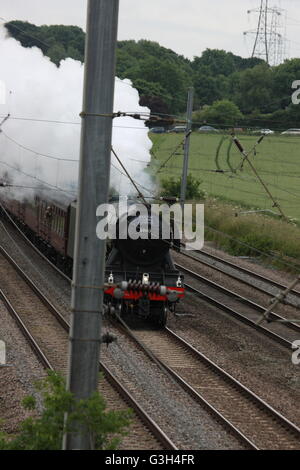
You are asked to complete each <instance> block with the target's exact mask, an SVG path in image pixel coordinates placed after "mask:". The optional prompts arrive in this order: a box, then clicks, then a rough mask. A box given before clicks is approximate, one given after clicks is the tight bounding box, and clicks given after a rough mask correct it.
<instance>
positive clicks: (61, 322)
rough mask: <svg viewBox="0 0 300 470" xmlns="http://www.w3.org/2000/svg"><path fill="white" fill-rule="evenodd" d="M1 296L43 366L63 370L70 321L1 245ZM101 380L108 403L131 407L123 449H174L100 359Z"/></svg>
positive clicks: (110, 405)
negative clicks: (102, 376) (130, 418)
mask: <svg viewBox="0 0 300 470" xmlns="http://www.w3.org/2000/svg"><path fill="white" fill-rule="evenodd" d="M0 273H1V274H2V275H1V290H0V297H1V299H2V300H3V302H4V304H5V305H6V307H7V309H8V311H9V313H10V314H11V315H12V316H13V318H14V319H15V320H16V322H17V323H18V325H19V327H20V329H21V331H22V333H23V334H24V336H25V337H26V339H27V341H28V342H29V344H30V346H31V348H32V350H33V351H34V353H35V354H36V356H37V357H38V359H39V361H40V362H41V363H42V365H43V367H44V368H45V369H51V370H56V371H59V372H61V373H62V374H64V375H65V374H66V371H67V357H68V331H69V324H68V322H67V321H66V320H65V319H64V318H63V317H62V315H61V314H60V313H59V312H58V311H57V309H56V308H55V307H54V306H53V305H52V304H51V302H50V301H49V300H48V299H47V298H46V297H45V296H44V295H43V293H42V292H40V290H39V289H38V287H37V286H36V285H35V284H34V283H33V282H32V281H31V280H30V279H29V277H28V276H27V275H26V274H25V272H24V271H23V270H22V269H21V268H20V267H19V266H18V265H17V264H16V262H15V261H14V260H13V259H12V258H11V257H10V255H9V254H8V253H7V252H6V251H5V250H4V249H3V248H2V247H0ZM99 367H100V370H102V372H103V373H104V380H103V381H102V383H101V390H100V391H101V393H102V394H103V396H104V398H105V400H106V402H107V404H108V407H109V408H113V409H124V408H127V407H130V408H132V409H133V411H134V420H133V422H132V424H131V426H130V429H129V434H128V436H126V437H125V438H124V439H123V442H122V446H123V448H124V449H126V450H139V449H141V450H145V449H147V450H157V449H162V450H164V449H166V450H176V447H175V445H174V444H173V443H172V442H171V441H170V439H169V438H168V437H167V436H166V435H165V434H164V432H163V431H162V430H161V429H160V428H159V426H157V424H156V423H155V422H154V421H153V420H152V419H151V418H150V416H149V415H148V414H147V413H146V412H145V411H144V410H143V408H142V407H141V406H140V405H139V404H138V403H137V402H136V400H135V399H134V398H133V397H132V395H131V394H130V393H128V392H127V390H126V389H125V388H124V387H123V385H122V384H121V383H120V382H119V381H118V380H117V379H116V378H115V377H114V375H113V374H111V372H110V371H109V369H108V368H107V367H106V366H105V365H104V364H103V363H102V362H101V363H100V364H99Z"/></svg>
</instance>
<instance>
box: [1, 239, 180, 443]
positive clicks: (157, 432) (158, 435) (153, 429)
mask: <svg viewBox="0 0 300 470" xmlns="http://www.w3.org/2000/svg"><path fill="white" fill-rule="evenodd" d="M0 254H1V255H3V256H4V257H5V258H6V259H7V261H8V262H9V263H10V264H11V265H12V267H13V268H14V269H15V271H16V272H17V273H18V274H19V275H20V277H21V278H22V279H23V280H24V281H25V282H26V284H27V285H28V286H29V287H30V289H31V290H32V291H33V292H34V293H35V295H36V296H37V297H38V298H39V299H40V300H41V301H42V303H43V304H44V305H45V306H46V307H47V308H48V310H49V311H50V312H51V314H52V315H54V316H55V318H56V320H57V321H58V322H59V324H60V325H61V326H62V328H63V329H64V330H65V331H66V333H69V330H70V325H69V323H68V322H67V321H66V320H65V318H64V317H63V316H62V315H61V313H60V312H59V311H58V310H57V309H56V308H55V307H54V305H53V304H52V303H51V302H50V301H49V300H48V299H47V298H46V296H45V295H44V294H43V293H42V292H41V291H40V289H39V288H38V287H37V285H36V284H35V283H34V282H33V281H32V280H31V279H30V278H29V277H28V276H27V274H26V273H25V272H24V271H23V269H22V268H21V267H20V266H18V264H17V263H16V262H15V261H14V260H13V259H12V257H11V256H10V255H9V254H8V253H7V252H6V250H5V249H4V248H3V247H2V246H0ZM0 298H1V299H2V300H3V302H4V304H5V305H6V307H7V309H8V311H9V313H10V314H11V316H12V317H13V318H14V319H15V320H16V322H17V324H18V325H19V327H20V329H21V331H22V333H23V334H24V336H25V338H26V339H27V341H29V344H30V347H31V348H32V350H33V352H34V353H35V355H36V356H37V358H38V359H39V361H40V362H41V364H42V365H43V367H44V368H45V369H50V370H54V367H53V365H52V364H51V363H50V362H49V360H48V359H47V357H46V355H45V354H44V353H43V351H42V349H41V347H40V346H39V345H38V343H37V341H36V340H35V339H34V337H33V336H32V335H31V333H30V331H29V329H28V328H27V327H26V326H25V324H24V322H23V321H22V319H21V317H20V316H19V314H18V313H17V312H16V310H15V309H14V307H13V306H12V304H11V302H10V301H9V300H8V299H7V297H6V296H5V295H4V293H3V292H2V291H1V290H0ZM99 368H100V370H101V371H102V372H103V373H104V376H105V378H106V380H107V381H108V382H109V383H110V384H111V385H112V387H113V388H114V389H115V390H116V391H117V392H118V394H119V395H120V396H121V397H122V399H123V401H125V402H126V403H127V404H128V405H129V406H130V407H131V408H132V409H133V410H134V412H135V414H136V415H137V416H138V417H139V418H140V420H141V421H142V422H143V424H144V426H145V427H146V428H147V429H148V430H149V432H150V433H151V434H152V435H153V436H154V438H155V439H156V440H157V441H158V442H159V443H160V444H161V445H162V447H163V448H164V449H166V450H178V449H177V447H176V446H175V444H174V443H173V442H172V441H171V440H170V439H169V438H168V436H167V435H166V434H165V433H164V432H163V431H162V429H160V427H159V426H158V425H157V424H156V423H155V422H154V421H153V420H152V418H151V417H150V416H149V414H148V413H147V412H146V411H145V410H144V409H143V407H142V406H141V405H139V403H138V402H137V401H136V400H135V398H134V397H133V396H132V394H131V393H129V392H128V391H127V389H126V388H125V387H124V386H123V385H122V384H121V382H120V381H119V380H118V379H117V378H116V377H115V376H114V374H112V373H111V372H110V370H109V369H108V368H107V367H106V366H105V364H104V363H103V362H101V361H100V362H99Z"/></svg>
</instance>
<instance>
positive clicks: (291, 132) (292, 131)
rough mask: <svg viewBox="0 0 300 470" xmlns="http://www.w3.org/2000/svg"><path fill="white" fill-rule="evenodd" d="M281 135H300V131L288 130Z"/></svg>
mask: <svg viewBox="0 0 300 470" xmlns="http://www.w3.org/2000/svg"><path fill="white" fill-rule="evenodd" d="M281 135H300V129H288V130H287V131H284V132H281Z"/></svg>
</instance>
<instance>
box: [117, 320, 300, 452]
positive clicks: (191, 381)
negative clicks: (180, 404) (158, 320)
mask: <svg viewBox="0 0 300 470" xmlns="http://www.w3.org/2000/svg"><path fill="white" fill-rule="evenodd" d="M122 331H126V333H127V334H129V335H130V337H131V338H132V340H133V341H135V342H136V343H137V344H138V345H139V347H140V348H142V349H143V351H144V352H145V353H146V354H147V355H148V356H149V357H150V358H151V359H152V360H154V361H155V362H156V363H158V364H160V366H161V367H162V368H163V369H164V370H165V371H166V372H167V373H168V374H169V375H170V376H171V377H172V378H173V379H174V380H176V381H177V382H178V383H179V384H180V385H181V386H182V387H183V388H184V389H185V390H186V391H187V392H188V393H189V394H190V395H191V396H192V397H193V398H194V399H195V400H196V401H197V402H200V403H201V404H202V405H204V407H205V408H206V409H208V410H209V412H210V413H211V414H212V415H213V416H214V417H215V418H216V419H217V420H218V421H219V422H221V423H222V424H223V425H224V426H225V427H227V429H228V430H229V431H230V432H231V433H233V434H234V435H235V436H237V437H238V438H239V439H240V441H241V442H242V443H243V444H244V445H245V447H246V448H248V449H256V450H257V449H264V450H267V449H268V450H272V449H273V450H276V449H277V450H279V449H290V450H292V449H299V448H300V429H299V428H298V427H297V426H296V425H294V424H293V423H291V422H290V421H289V420H288V419H286V418H285V417H283V416H282V415H281V414H280V413H278V412H277V411H276V410H275V409H274V408H272V407H271V406H270V405H268V404H267V403H266V402H265V401H264V400H262V399H261V398H259V397H258V396H257V395H256V394H255V393H253V392H252V391H251V390H250V389H249V388H247V387H245V386H244V385H242V384H241V383H240V382H238V381H237V380H236V379H234V378H233V377H232V376H231V375H229V374H228V373H227V372H225V371H224V370H223V369H221V368H220V367H219V366H218V365H216V364H215V363H214V362H212V361H211V360H210V359H208V358H207V357H206V356H205V355H204V354H202V353H201V352H199V351H197V350H196V349H195V348H194V347H193V346H191V345H190V344H188V343H187V342H186V341H185V340H183V339H182V338H180V337H179V336H178V335H176V334H175V333H174V332H173V331H171V330H170V329H168V328H165V329H164V330H157V331H155V330H154V331H153V330H143V331H140V330H134V331H131V330H129V329H128V327H125V328H124V329H123V328H122Z"/></svg>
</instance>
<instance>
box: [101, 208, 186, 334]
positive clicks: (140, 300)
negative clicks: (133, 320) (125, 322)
mask: <svg viewBox="0 0 300 470" xmlns="http://www.w3.org/2000/svg"><path fill="white" fill-rule="evenodd" d="M131 209H132V207H131ZM131 212H132V211H131ZM133 212H134V211H133ZM124 218H125V220H124ZM120 224H123V227H124V226H126V228H127V233H126V236H123V237H121V238H120V237H118V236H117V238H116V239H115V240H111V241H110V247H109V255H108V258H107V262H106V282H107V283H108V284H109V285H110V286H111V287H110V288H108V289H107V290H106V292H105V304H106V306H107V308H108V310H110V311H112V312H115V311H117V312H119V313H120V314H122V315H137V316H139V317H142V318H145V319H149V320H151V321H152V322H154V323H156V324H158V325H160V326H163V325H165V323H166V319H167V312H168V310H169V311H175V308H176V305H177V303H178V301H179V299H180V298H182V297H183V295H184V288H183V278H182V276H181V275H180V273H179V271H178V270H177V269H175V266H174V264H173V261H172V258H171V254H170V248H171V247H172V245H173V242H174V230H173V229H172V228H171V230H170V233H169V236H167V237H164V236H163V235H164V234H163V230H162V216H161V215H156V214H153V213H151V210H150V207H148V209H147V214H146V215H145V214H144V215H143V216H141V214H139V213H136V214H134V215H130V213H129V215H128V213H126V214H123V215H121V216H120V217H119V218H118V219H117V222H116V228H117V230H116V233H117V234H119V227H120ZM131 225H134V226H135V232H136V233H137V234H138V235H139V238H138V239H136V237H134V239H133V238H132V236H131V234H130V233H129V231H130V226H131ZM153 234H156V235H155V237H154V238H153Z"/></svg>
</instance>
